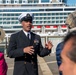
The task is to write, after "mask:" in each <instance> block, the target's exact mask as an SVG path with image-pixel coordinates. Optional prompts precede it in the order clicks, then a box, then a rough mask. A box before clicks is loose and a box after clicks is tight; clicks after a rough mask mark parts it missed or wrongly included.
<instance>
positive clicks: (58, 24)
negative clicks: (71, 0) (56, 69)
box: [0, 0, 76, 53]
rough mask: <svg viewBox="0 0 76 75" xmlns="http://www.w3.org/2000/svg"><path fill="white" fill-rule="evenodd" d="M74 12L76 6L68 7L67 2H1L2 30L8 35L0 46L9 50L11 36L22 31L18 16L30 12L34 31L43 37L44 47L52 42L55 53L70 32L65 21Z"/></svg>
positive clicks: (33, 0) (53, 0)
mask: <svg viewBox="0 0 76 75" xmlns="http://www.w3.org/2000/svg"><path fill="white" fill-rule="evenodd" d="M74 11H76V5H74V6H68V5H67V0H0V28H2V29H3V30H4V31H5V33H6V37H5V39H4V42H3V43H2V44H0V46H1V47H2V49H3V48H5V49H7V45H8V41H9V37H10V35H11V34H12V33H14V32H18V31H19V30H21V29H22V25H21V24H20V23H19V21H18V16H19V15H20V14H21V13H24V12H28V13H29V12H30V13H33V14H34V20H33V26H32V31H33V32H35V33H37V34H39V35H40V36H41V40H42V44H43V45H44V44H45V42H47V41H48V40H51V41H52V42H53V44H54V47H53V49H52V53H54V52H55V49H56V46H57V44H58V42H60V41H61V39H62V38H63V36H64V35H65V34H66V33H67V31H68V28H67V26H66V24H65V20H66V18H67V16H68V15H69V14H70V13H72V12H74ZM55 36H56V37H55ZM59 36H60V37H59ZM2 49H0V50H2ZM3 50H4V49H3Z"/></svg>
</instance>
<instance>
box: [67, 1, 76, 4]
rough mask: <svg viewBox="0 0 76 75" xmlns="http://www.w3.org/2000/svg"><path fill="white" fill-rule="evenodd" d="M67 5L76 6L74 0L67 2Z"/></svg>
mask: <svg viewBox="0 0 76 75" xmlns="http://www.w3.org/2000/svg"><path fill="white" fill-rule="evenodd" d="M67 4H69V5H74V4H75V5H76V0H67Z"/></svg>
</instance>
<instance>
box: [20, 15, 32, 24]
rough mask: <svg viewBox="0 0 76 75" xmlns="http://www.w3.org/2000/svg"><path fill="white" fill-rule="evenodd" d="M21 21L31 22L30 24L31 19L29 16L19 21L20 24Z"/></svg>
mask: <svg viewBox="0 0 76 75" xmlns="http://www.w3.org/2000/svg"><path fill="white" fill-rule="evenodd" d="M22 21H26V22H31V23H32V17H31V16H30V17H26V16H25V17H23V18H22V19H21V21H20V22H22Z"/></svg>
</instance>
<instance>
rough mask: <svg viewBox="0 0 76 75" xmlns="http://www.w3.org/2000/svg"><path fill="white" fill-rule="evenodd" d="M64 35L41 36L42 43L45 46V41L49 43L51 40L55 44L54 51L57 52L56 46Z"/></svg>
mask: <svg viewBox="0 0 76 75" xmlns="http://www.w3.org/2000/svg"><path fill="white" fill-rule="evenodd" d="M63 37H64V36H44V37H41V41H42V45H43V46H45V43H47V42H48V41H51V42H52V44H53V48H52V53H55V52H56V47H57V45H58V43H59V42H61V41H62V40H63Z"/></svg>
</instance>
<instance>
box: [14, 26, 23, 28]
mask: <svg viewBox="0 0 76 75" xmlns="http://www.w3.org/2000/svg"><path fill="white" fill-rule="evenodd" d="M13 28H22V26H13Z"/></svg>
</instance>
